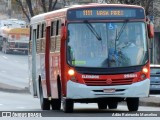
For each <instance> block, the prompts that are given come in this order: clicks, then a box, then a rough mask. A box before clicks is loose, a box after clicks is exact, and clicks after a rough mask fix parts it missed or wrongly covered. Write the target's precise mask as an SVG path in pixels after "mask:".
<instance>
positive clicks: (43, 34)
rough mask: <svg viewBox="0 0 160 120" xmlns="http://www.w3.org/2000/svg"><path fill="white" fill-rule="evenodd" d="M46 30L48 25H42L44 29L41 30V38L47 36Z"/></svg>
mask: <svg viewBox="0 0 160 120" xmlns="http://www.w3.org/2000/svg"><path fill="white" fill-rule="evenodd" d="M45 28H46V25H45V23H43V24H42V28H41V38H43V37H44V36H45V32H46V31H45Z"/></svg>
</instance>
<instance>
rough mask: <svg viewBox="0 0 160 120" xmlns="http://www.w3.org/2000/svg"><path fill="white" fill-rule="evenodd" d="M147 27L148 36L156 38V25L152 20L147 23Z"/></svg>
mask: <svg viewBox="0 0 160 120" xmlns="http://www.w3.org/2000/svg"><path fill="white" fill-rule="evenodd" d="M147 28H148V37H149V38H150V39H151V38H154V26H153V24H152V23H151V22H150V23H149V24H148V25H147Z"/></svg>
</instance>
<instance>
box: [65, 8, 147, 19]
mask: <svg viewBox="0 0 160 120" xmlns="http://www.w3.org/2000/svg"><path fill="white" fill-rule="evenodd" d="M144 17H145V14H144V10H143V9H141V8H89V9H77V10H70V11H68V19H69V20H78V19H112V18H113V19H122V18H123V19H124V18H134V19H136V18H137V19H144Z"/></svg>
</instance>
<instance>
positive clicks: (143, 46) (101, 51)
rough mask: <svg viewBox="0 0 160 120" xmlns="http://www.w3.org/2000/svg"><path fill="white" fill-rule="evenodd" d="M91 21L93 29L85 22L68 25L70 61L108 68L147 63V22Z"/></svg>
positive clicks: (80, 64)
mask: <svg viewBox="0 0 160 120" xmlns="http://www.w3.org/2000/svg"><path fill="white" fill-rule="evenodd" d="M89 24H90V25H91V26H92V27H93V30H94V32H93V30H92V29H90V28H89V27H88V23H85V22H84V23H69V24H68V41H67V61H68V64H70V65H72V66H75V67H97V68H109V67H129V66H137V65H144V64H145V63H146V62H147V61H148V51H147V42H146V41H147V40H146V31H145V23H144V22H126V23H125V22H110V23H108V22H107V23H94V22H93V23H92V22H90V23H89ZM95 33H96V35H95ZM97 36H98V37H99V38H101V39H100V40H97Z"/></svg>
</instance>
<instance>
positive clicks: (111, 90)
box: [103, 89, 116, 93]
mask: <svg viewBox="0 0 160 120" xmlns="http://www.w3.org/2000/svg"><path fill="white" fill-rule="evenodd" d="M103 92H105V93H114V92H116V90H115V89H104V90H103Z"/></svg>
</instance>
